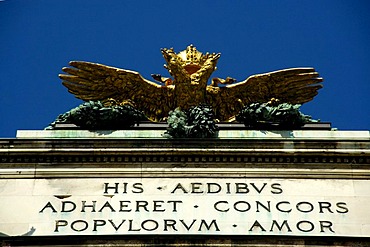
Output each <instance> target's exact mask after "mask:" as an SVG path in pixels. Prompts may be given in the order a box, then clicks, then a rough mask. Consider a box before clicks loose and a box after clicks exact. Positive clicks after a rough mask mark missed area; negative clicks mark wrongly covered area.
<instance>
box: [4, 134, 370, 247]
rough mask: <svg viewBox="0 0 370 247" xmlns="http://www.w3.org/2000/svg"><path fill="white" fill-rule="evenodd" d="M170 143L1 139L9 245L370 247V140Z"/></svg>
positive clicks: (152, 138)
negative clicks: (369, 246) (27, 203)
mask: <svg viewBox="0 0 370 247" xmlns="http://www.w3.org/2000/svg"><path fill="white" fill-rule="evenodd" d="M161 133H163V131H159V130H140V131H135V130H127V131H104V132H99V131H97V132H90V131H82V130H53V131H19V132H18V134H17V138H14V139H0V144H1V149H0V165H1V167H0V178H1V180H0V183H2V184H1V187H2V192H1V193H0V196H1V197H2V198H1V200H0V209H2V210H0V211H1V212H0V232H2V234H3V236H2V238H0V241H1V242H2V244H3V246H16V245H29V246H39V245H58V244H60V245H64V246H75V245H79V246H97V245H99V246H368V245H370V217H369V216H368V214H367V213H366V212H367V209H366V207H367V205H368V204H367V205H366V203H368V202H369V203H370V190H367V189H366V188H370V180H369V178H370V169H369V168H370V149H369V147H370V136H369V132H368V131H309V130H299V131H253V130H224V131H220V135H219V138H217V139H166V138H163V137H161ZM116 182H117V184H118V183H119V185H116ZM84 186H85V187H84ZM104 186H105V187H104ZM115 186H119V191H118V187H115ZM189 186H190V187H189ZM12 188H14V190H12ZM122 190H123V192H122ZM295 191H296V192H295ZM85 192H86V193H85ZM161 193H162V194H161ZM94 198H97V199H94ZM99 198H105V199H106V198H108V199H109V200H108V199H106V200H105V199H104V201H103V199H99ZM116 198H121V199H116ZM171 198H175V199H171ZM22 200H23V201H22ZM115 200H117V201H115ZM172 200H175V201H178V203H177V204H176V203H175V202H172V204H171V203H170V205H169V206H167V208H166V206H165V205H164V204H165V203H168V202H171V201H172ZM94 201H95V202H94ZM108 201H109V203H108ZM134 201H135V202H136V206H132V204H131V203H133V202H134ZM138 201H139V202H138ZM162 201H163V202H162ZM179 201H181V203H180V202H179ZM25 202H29V204H30V205H22V204H25ZM63 202H64V203H63ZM67 202H68V203H67ZM118 202H119V205H120V206H114V205H116V204H114V203H118ZM128 202H130V203H128ZM144 202H147V203H146V204H145V203H144ZM151 202H152V204H153V205H152V204H151ZM12 203H13V204H12ZM57 203H61V206H60V205H59V204H57ZM81 203H82V209H81V208H79V207H81ZM99 203H100V204H99ZM255 204H256V205H257V208H256V206H255ZM58 205H59V206H58ZM74 205H75V206H74ZM183 205H184V207H183ZM131 206H132V208H130V207H131ZM9 207H11V208H13V209H16V211H19V212H15V213H14V214H15V215H14V217H13V216H12V215H11V214H12V210H9ZM68 207H69V208H68ZM74 207H76V209H74ZM95 207H96V208H95ZM117 207H118V208H117ZM270 207H271V208H270ZM310 207H312V208H310ZM23 208H24V209H23ZM165 210H166V211H165ZM233 210H234V211H236V212H231V211H233ZM253 210H254V212H252V211H253ZM274 210H275V211H276V213H274ZM315 210H316V211H317V212H315ZM77 211H78V212H77ZM99 211H100V212H99ZM135 211H137V212H136V213H135ZM262 211H263V212H262ZM5 212H6V213H5ZM118 212H121V213H122V214H123V213H127V215H129V214H130V216H129V217H131V218H127V221H123V220H122V221H121V218H122V217H121V216H122V214H118ZM99 213H101V214H99ZM242 213H244V215H248V217H246V218H245V219H244V218H240V217H244V216H242V215H243V214H242ZM247 213H248V214H247ZM16 215H19V217H18V216H16ZM117 216H119V217H121V218H119V217H118V218H117ZM17 217H18V218H20V219H18V218H17ZM112 217H113V218H112ZM202 217H203V218H202ZM250 217H251V218H250ZM274 217H275V218H274ZM296 217H298V218H299V217H301V218H299V219H296ZM302 217H303V218H302ZM13 218H14V219H13ZM125 219H126V218H125ZM130 219H131V221H130ZM202 219H203V221H202ZM48 220H49V221H50V222H47V221H48ZM110 220H111V221H110ZM139 220H141V221H140V222H141V225H140V224H139V225H136V228H135V227H134V226H131V225H130V226H127V228H125V229H126V230H122V229H123V228H124V227H125V224H126V223H127V224H128V222H130V224H131V223H132V224H134V223H133V222H134V221H135V222H136V221H139ZM212 220H214V221H212ZM257 220H258V221H257ZM163 221H164V222H165V223H164V226H163V225H161V224H162V223H161V222H163ZM268 221H270V223H268ZM91 222H93V223H91ZM143 222H144V223H143ZM212 222H213V223H212ZM244 222H248V224H247V225H246V226H244V228H242V225H243V223H244ZM271 222H272V223H271ZM284 222H285V223H284ZM119 223H120V224H119ZM175 223H176V225H175ZM198 223H199V225H197V226H196V224H198ZM48 224H51V227H49V225H48ZM73 224H74V225H73ZM88 224H89V225H88ZM92 224H93V225H92ZM109 224H111V226H110V227H111V228H112V227H113V228H112V229H113V230H112V231H111V230H109V229H108V225H109ZM156 224H158V226H157V225H156ZM193 225H194V227H193ZM85 226H86V227H85ZM121 226H122V227H121ZM195 226H196V227H195ZM68 227H69V228H68ZM130 227H131V228H130ZM67 228H68V229H67ZM18 229H21V230H18ZM32 229H33V230H32ZM130 229H131V230H132V232H130ZM139 229H140V231H139ZM121 230H122V231H124V232H122V231H121ZM136 230H137V231H136ZM48 231H49V232H48ZM135 231H136V232H135Z"/></svg>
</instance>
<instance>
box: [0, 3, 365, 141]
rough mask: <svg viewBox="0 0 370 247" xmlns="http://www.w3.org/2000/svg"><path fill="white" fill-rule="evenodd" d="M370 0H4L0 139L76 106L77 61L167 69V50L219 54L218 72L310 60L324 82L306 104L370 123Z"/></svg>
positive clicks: (313, 111)
mask: <svg viewBox="0 0 370 247" xmlns="http://www.w3.org/2000/svg"><path fill="white" fill-rule="evenodd" d="M369 11H370V2H369V1H365V0H364V1H350V0H348V1H340V0H333V1H330V0H326V1H322V0H316V1H315V0H309V1H308V0H307V1H304V0H302V1H296V0H289V1H288V0H286V1H284V0H282V1H276V0H271V1H261V0H255V1H250V0H248V1H247V0H245V1H241V0H239V1H215V0H212V1H211V0H209V1H191V0H187V1H138V0H132V1H123V0H109V1H103V0H101V1H97V0H85V1H79V0H70V1H66V0H53V1H50V0H43V1H38V0H23V1H20V0H18V1H17V0H5V1H0V35H1V36H0V37H1V39H0V56H1V59H0V80H1V82H0V113H1V121H0V137H15V133H16V130H17V129H43V128H44V127H45V126H47V125H48V124H49V123H50V122H52V121H53V120H54V119H55V118H56V117H57V116H58V115H59V114H61V113H64V112H66V111H68V110H70V109H71V108H73V107H75V106H77V105H79V104H80V103H82V101H80V100H78V99H75V98H74V96H73V95H72V94H69V93H68V92H67V90H66V88H64V87H63V86H62V84H61V81H60V79H59V78H58V74H59V73H61V68H62V67H64V66H66V65H67V64H68V62H69V61H70V60H84V61H91V62H98V63H102V64H106V65H111V66H115V67H119V68H125V69H130V70H136V71H139V72H140V73H141V74H142V75H143V76H144V77H146V78H147V79H150V74H152V73H161V74H163V75H167V74H166V70H165V69H164V68H163V63H164V60H163V58H162V55H161V53H160V48H164V47H168V48H169V47H174V49H175V50H176V51H181V50H183V49H185V47H186V46H187V45H189V44H194V45H195V46H196V47H197V48H198V50H200V51H202V52H207V51H209V52H221V54H222V55H221V58H220V60H219V63H218V70H217V71H216V72H215V73H214V74H213V75H214V76H219V77H222V78H225V77H227V76H231V77H234V78H236V79H237V80H243V79H245V78H246V77H248V76H249V75H252V74H258V73H263V72H269V71H273V70H278V69H284V68H290V67H300V66H305V67H307V66H312V67H314V68H316V70H317V71H318V72H319V73H320V75H321V76H322V77H324V79H325V81H324V88H323V89H321V90H320V92H319V95H318V96H316V98H315V99H314V100H313V101H311V102H309V103H307V104H305V105H304V106H302V108H301V109H302V112H303V113H305V114H308V115H312V116H313V118H316V119H321V120H322V121H325V122H331V123H332V125H333V127H336V128H338V129H340V130H368V129H369V126H370V110H369V106H370V104H369V103H370V100H369V93H370V47H369V46H370V31H369V30H370V15H369Z"/></svg>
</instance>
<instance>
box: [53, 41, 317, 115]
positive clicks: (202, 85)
mask: <svg viewBox="0 0 370 247" xmlns="http://www.w3.org/2000/svg"><path fill="white" fill-rule="evenodd" d="M161 51H162V54H163V57H164V59H165V60H166V64H165V68H166V69H167V70H168V72H169V73H170V75H171V76H172V78H173V79H172V78H165V77H162V76H161V75H158V74H156V75H152V77H153V78H154V80H156V82H152V81H149V80H146V79H144V78H143V77H142V76H141V75H140V74H139V73H138V72H135V71H130V70H125V69H119V68H114V67H109V66H105V65H102V64H97V63H90V62H79V61H72V62H70V63H69V64H70V65H71V66H72V67H73V68H63V71H64V72H65V73H67V74H61V75H59V77H60V78H61V79H62V80H63V85H64V86H66V87H67V88H68V91H69V92H70V93H72V94H74V95H75V96H76V97H77V98H79V99H82V100H85V101H89V100H101V101H103V102H110V104H113V105H122V104H125V102H131V103H132V104H134V106H135V107H136V108H137V109H139V110H141V111H143V112H144V113H145V114H146V115H147V116H148V117H149V118H150V119H151V120H153V121H162V120H163V119H164V118H166V117H167V116H168V113H169V111H171V110H173V109H175V108H177V107H180V108H181V109H183V110H186V109H188V108H190V107H192V106H197V105H199V104H207V105H210V106H211V107H212V108H213V110H214V112H215V115H216V118H217V119H219V120H220V121H228V120H230V119H232V118H233V117H234V116H235V115H237V114H238V113H239V111H240V110H241V109H242V108H243V107H244V106H245V105H248V104H251V103H257V102H260V103H264V102H269V101H271V100H272V99H274V101H278V102H279V103H291V104H303V103H305V102H308V101H310V100H312V99H313V97H314V96H316V95H317V91H318V90H319V89H320V88H321V87H322V84H320V82H322V81H323V79H322V78H320V77H319V74H318V73H317V72H316V71H315V70H314V69H313V68H292V69H285V70H279V71H274V72H270V73H265V74H258V75H253V76H250V77H248V78H247V79H246V80H244V81H241V82H236V80H235V79H233V78H230V77H227V78H226V79H220V78H213V79H212V81H211V83H210V84H209V85H208V80H209V78H210V76H211V74H212V73H213V71H215V70H216V64H217V61H218V59H219V58H220V54H219V53H217V54H216V53H212V54H209V53H206V54H203V53H201V52H199V51H197V49H196V48H195V47H194V46H192V45H190V46H188V47H187V48H186V50H184V51H182V52H179V53H175V52H174V50H173V49H172V48H171V49H162V50H161ZM219 84H224V85H222V86H219Z"/></svg>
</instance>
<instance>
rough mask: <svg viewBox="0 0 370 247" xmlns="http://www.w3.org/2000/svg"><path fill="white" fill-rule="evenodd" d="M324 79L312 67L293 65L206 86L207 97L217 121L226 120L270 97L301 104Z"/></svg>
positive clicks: (308, 98)
mask: <svg viewBox="0 0 370 247" xmlns="http://www.w3.org/2000/svg"><path fill="white" fill-rule="evenodd" d="M322 81H323V79H322V78H321V77H319V74H318V73H317V72H316V71H315V69H314V68H293V69H285V70H278V71H274V72H270V73H265V74H259V75H253V76H250V77H249V78H247V79H246V80H244V81H242V82H239V83H235V84H231V85H227V86H225V87H212V86H208V87H207V100H208V103H209V104H211V105H212V107H213V109H214V110H215V113H216V116H217V117H218V118H219V119H220V120H228V119H230V118H232V117H233V116H235V115H236V114H238V113H239V111H240V110H241V109H242V108H243V106H244V105H247V104H251V103H257V102H259V103H264V102H268V101H270V100H271V99H272V98H275V99H278V100H279V101H280V102H281V103H291V104H303V103H306V102H308V101H310V100H312V99H313V97H315V96H316V95H317V93H318V92H317V91H318V90H319V89H320V88H322V84H320V82H322Z"/></svg>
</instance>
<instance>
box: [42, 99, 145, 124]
mask: <svg viewBox="0 0 370 247" xmlns="http://www.w3.org/2000/svg"><path fill="white" fill-rule="evenodd" d="M144 120H147V118H146V117H145V115H144V114H143V113H142V112H141V111H138V110H137V109H135V108H134V107H132V106H131V105H122V106H121V105H119V106H118V105H117V106H104V105H103V104H102V103H101V102H100V101H88V102H85V103H83V104H81V105H79V106H78V107H76V108H73V109H72V110H70V111H68V112H66V113H64V114H61V115H59V116H58V117H57V119H56V120H55V121H54V122H53V123H51V124H50V125H49V127H48V128H49V129H53V128H54V126H55V125H56V124H57V123H71V124H75V125H77V126H79V127H81V128H83V129H89V130H107V129H109V130H112V129H118V130H119V129H127V128H129V127H132V126H134V125H135V123H138V122H140V121H144Z"/></svg>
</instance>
